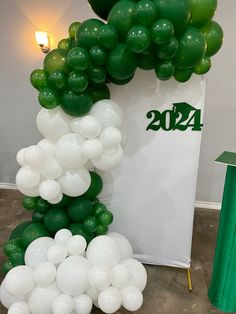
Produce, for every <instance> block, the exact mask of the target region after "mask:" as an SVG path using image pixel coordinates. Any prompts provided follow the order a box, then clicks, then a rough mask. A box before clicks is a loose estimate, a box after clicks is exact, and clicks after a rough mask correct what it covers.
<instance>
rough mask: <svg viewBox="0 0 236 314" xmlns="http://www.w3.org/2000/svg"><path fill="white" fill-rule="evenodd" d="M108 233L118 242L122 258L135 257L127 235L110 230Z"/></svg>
mask: <svg viewBox="0 0 236 314" xmlns="http://www.w3.org/2000/svg"><path fill="white" fill-rule="evenodd" d="M108 235H109V236H110V237H112V238H113V239H114V240H115V241H116V244H117V245H118V246H119V249H120V255H121V259H122V260H123V259H126V258H130V257H133V248H132V245H131V244H130V242H129V240H128V239H127V238H126V237H124V236H123V235H122V234H120V233H116V232H110V233H108Z"/></svg>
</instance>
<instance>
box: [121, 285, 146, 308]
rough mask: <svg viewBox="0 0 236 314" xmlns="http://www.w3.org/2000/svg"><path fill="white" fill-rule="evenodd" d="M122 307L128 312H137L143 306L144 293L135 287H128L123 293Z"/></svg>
mask: <svg viewBox="0 0 236 314" xmlns="http://www.w3.org/2000/svg"><path fill="white" fill-rule="evenodd" d="M121 296H122V305H123V307H124V308H125V309H126V310H128V311H132V312H134V311H137V310H139V309H140V307H141V306H142V304H143V294H142V292H141V291H140V290H139V289H138V288H136V287H134V286H128V287H126V288H124V289H123V290H122V291H121Z"/></svg>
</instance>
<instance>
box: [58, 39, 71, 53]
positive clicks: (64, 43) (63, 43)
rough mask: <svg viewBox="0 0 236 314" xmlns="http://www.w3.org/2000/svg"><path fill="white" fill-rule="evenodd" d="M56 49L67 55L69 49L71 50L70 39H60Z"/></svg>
mask: <svg viewBox="0 0 236 314" xmlns="http://www.w3.org/2000/svg"><path fill="white" fill-rule="evenodd" d="M57 47H58V48H60V49H62V50H64V51H65V52H66V53H68V52H69V51H70V49H71V48H72V39H71V38H63V39H61V40H60V41H59V43H58V45H57Z"/></svg>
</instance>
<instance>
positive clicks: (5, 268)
mask: <svg viewBox="0 0 236 314" xmlns="http://www.w3.org/2000/svg"><path fill="white" fill-rule="evenodd" d="M13 267H14V265H13V264H12V263H11V261H10V259H7V260H6V261H5V262H4V263H3V265H2V272H3V273H4V274H5V275H6V274H7V273H8V272H9V271H10V270H11V269H12V268H13Z"/></svg>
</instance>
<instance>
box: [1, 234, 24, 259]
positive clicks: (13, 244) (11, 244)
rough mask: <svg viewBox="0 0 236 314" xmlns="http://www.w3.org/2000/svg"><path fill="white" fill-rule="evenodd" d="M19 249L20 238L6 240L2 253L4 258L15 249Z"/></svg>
mask: <svg viewBox="0 0 236 314" xmlns="http://www.w3.org/2000/svg"><path fill="white" fill-rule="evenodd" d="M19 248H21V241H20V238H16V239H11V240H8V241H7V242H6V243H5V244H4V246H3V252H4V254H5V255H6V256H10V255H11V254H12V253H13V252H15V250H16V249H19Z"/></svg>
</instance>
